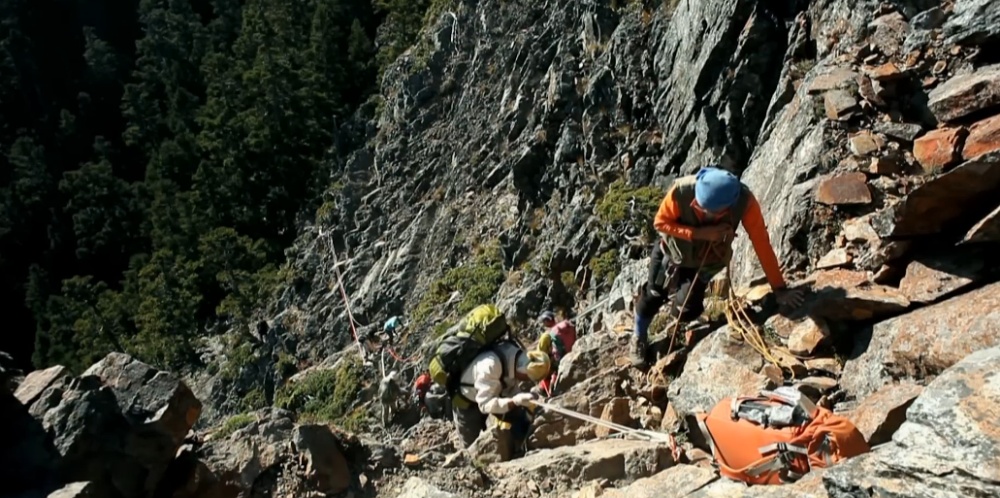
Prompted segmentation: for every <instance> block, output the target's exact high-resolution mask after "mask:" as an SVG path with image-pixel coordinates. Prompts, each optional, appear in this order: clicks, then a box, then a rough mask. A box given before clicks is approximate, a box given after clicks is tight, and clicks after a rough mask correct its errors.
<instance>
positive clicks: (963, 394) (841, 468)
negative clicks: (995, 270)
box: [824, 289, 1000, 497]
mask: <svg viewBox="0 0 1000 498" xmlns="http://www.w3.org/2000/svg"><path fill="white" fill-rule="evenodd" d="M993 292H994V293H996V289H994V291H993ZM986 309H988V308H986V307H982V308H979V310H980V312H982V311H983V310H986ZM994 328H996V327H994ZM998 372H1000V347H997V346H992V347H988V348H984V349H981V350H979V351H976V352H974V353H972V354H970V355H968V356H965V357H964V358H962V359H961V360H960V361H958V362H956V363H955V364H953V365H952V366H950V367H949V368H948V369H947V370H945V371H944V372H942V373H941V375H940V376H938V377H937V378H936V379H934V381H933V382H931V383H930V384H929V385H928V386H927V387H926V389H924V391H923V392H922V393H921V394H920V396H918V397H917V399H916V401H914V402H913V404H912V405H911V406H910V408H909V409H908V410H907V412H906V418H907V420H906V422H904V423H903V425H902V426H901V427H900V428H899V430H898V431H896V433H895V434H894V435H893V436H892V442H891V443H889V444H886V445H884V446H881V447H879V448H876V449H875V450H874V451H872V452H871V453H868V454H865V455H861V456H859V457H856V458H852V459H850V460H847V461H846V462H843V463H842V464H840V465H837V466H834V467H833V468H831V469H828V470H827V471H826V473H825V476H824V483H825V485H826V487H827V489H828V490H829V491H830V494H831V495H833V496H859V495H860V493H864V495H866V496H873V495H874V496H878V495H882V494H885V495H887V496H888V495H891V496H914V497H924V496H927V497H931V496H935V497H936V496H948V497H952V496H954V497H959V496H1000V459H998V458H997V455H1000V418H998V417H997V406H1000V389H997V387H996V386H997V381H998V375H1000V373H998Z"/></svg>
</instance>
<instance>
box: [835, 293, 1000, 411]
mask: <svg viewBox="0 0 1000 498" xmlns="http://www.w3.org/2000/svg"><path fill="white" fill-rule="evenodd" d="M869 336H870V340H867V338H868V337H869ZM860 340H862V341H867V347H866V348H865V350H864V353H862V354H861V355H860V356H859V357H857V358H856V359H853V360H849V361H848V362H847V363H846V364H845V365H844V373H843V375H842V376H841V385H842V387H844V388H845V389H846V390H847V391H848V392H849V393H851V394H854V395H855V396H858V397H864V396H868V395H869V394H871V393H873V392H875V391H876V390H878V389H879V388H880V387H882V385H883V384H885V383H886V382H887V381H889V380H890V379H907V378H918V377H919V378H926V377H928V376H933V375H937V374H940V373H941V372H943V371H944V370H945V369H947V368H948V367H950V366H952V365H954V364H955V363H958V362H959V361H960V360H961V359H962V358H964V357H965V356H967V355H969V354H970V353H972V352H973V351H978V350H981V349H985V348H990V347H993V346H996V345H1000V283H994V284H990V285H987V286H985V287H982V288H980V289H976V290H974V291H971V292H968V293H965V294H960V295H958V296H956V297H953V298H951V299H948V300H946V301H943V302H940V303H937V304H933V305H931V306H928V307H926V308H920V309H918V310H915V311H913V312H910V313H907V314H905V315H901V316H898V317H895V318H892V319H889V320H885V321H882V322H879V323H877V324H875V326H874V327H873V328H872V330H871V331H868V332H866V333H865V334H864V338H862V339H860Z"/></svg>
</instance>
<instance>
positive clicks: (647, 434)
mask: <svg viewBox="0 0 1000 498" xmlns="http://www.w3.org/2000/svg"><path fill="white" fill-rule="evenodd" d="M532 403H533V404H535V405H537V406H540V407H542V408H544V409H546V410H549V411H552V412H555V413H558V414H560V415H563V416H566V417H571V418H575V419H577V420H582V421H584V422H588V423H591V424H594V425H599V426H602V427H606V428H608V429H611V430H613V431H617V432H619V433H621V434H622V435H624V436H632V437H635V438H637V439H642V440H644V441H650V442H654V443H666V444H668V445H670V452H671V453H672V454H673V456H674V460H675V461H676V460H678V459H679V458H680V456H681V449H680V447H679V446H678V445H677V440H676V439H674V436H673V434H670V433H666V432H657V431H650V430H645V429H633V428H631V427H626V426H624V425H621V424H616V423H614V422H611V421H608V420H602V419H599V418H597V417H591V416H590V415H585V414H583V413H579V412H575V411H573V410H567V409H566V408H563V407H561V406H556V405H553V404H549V403H546V402H544V401H533V402H532Z"/></svg>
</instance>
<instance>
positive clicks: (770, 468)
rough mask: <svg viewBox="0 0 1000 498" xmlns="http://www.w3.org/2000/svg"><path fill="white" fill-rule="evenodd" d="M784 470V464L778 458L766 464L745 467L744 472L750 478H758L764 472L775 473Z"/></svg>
mask: <svg viewBox="0 0 1000 498" xmlns="http://www.w3.org/2000/svg"><path fill="white" fill-rule="evenodd" d="M784 468H785V462H784V461H782V460H781V459H780V458H772V459H770V460H768V461H766V462H763V463H759V464H757V465H754V466H752V467H747V469H746V470H745V472H746V473H747V475H749V476H751V477H760V475H761V474H763V473H765V472H775V471H778V470H781V469H784Z"/></svg>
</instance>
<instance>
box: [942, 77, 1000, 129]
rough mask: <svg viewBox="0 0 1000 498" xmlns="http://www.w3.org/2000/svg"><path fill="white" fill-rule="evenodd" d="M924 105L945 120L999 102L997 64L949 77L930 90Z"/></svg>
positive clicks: (999, 87)
mask: <svg viewBox="0 0 1000 498" xmlns="http://www.w3.org/2000/svg"><path fill="white" fill-rule="evenodd" d="M927 105H928V107H930V110H931V112H933V113H934V116H936V117H937V118H938V120H939V121H945V122H948V121H954V120H956V119H959V118H963V117H965V116H968V115H969V114H972V113H974V112H978V111H980V110H983V109H987V108H990V107H993V106H998V105H1000V64H994V65H992V66H986V67H982V68H980V69H978V70H977V71H975V72H973V73H969V74H962V75H959V76H955V77H953V78H951V79H950V80H948V81H946V82H944V83H943V84H942V85H941V86H939V87H937V88H935V89H934V90H933V91H931V93H930V95H928V102H927Z"/></svg>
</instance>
